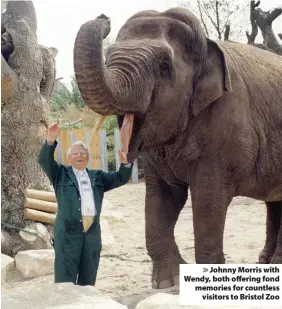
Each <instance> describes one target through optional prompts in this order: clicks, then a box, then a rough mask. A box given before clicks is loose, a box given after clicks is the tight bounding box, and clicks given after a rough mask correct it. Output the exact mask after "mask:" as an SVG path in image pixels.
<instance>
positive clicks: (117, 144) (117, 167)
mask: <svg viewBox="0 0 282 309" xmlns="http://www.w3.org/2000/svg"><path fill="white" fill-rule="evenodd" d="M114 132H115V159H116V171H118V170H119V167H120V161H119V156H118V149H120V132H119V129H115V131H114Z"/></svg>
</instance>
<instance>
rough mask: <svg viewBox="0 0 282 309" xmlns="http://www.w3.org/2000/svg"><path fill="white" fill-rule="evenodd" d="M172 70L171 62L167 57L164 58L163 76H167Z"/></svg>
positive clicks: (161, 67)
mask: <svg viewBox="0 0 282 309" xmlns="http://www.w3.org/2000/svg"><path fill="white" fill-rule="evenodd" d="M170 71H171V62H170V61H169V60H167V59H165V60H163V61H162V62H161V64H160V73H161V76H163V77H166V76H168V75H170Z"/></svg>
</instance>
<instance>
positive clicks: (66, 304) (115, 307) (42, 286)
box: [1, 283, 127, 309]
mask: <svg viewBox="0 0 282 309" xmlns="http://www.w3.org/2000/svg"><path fill="white" fill-rule="evenodd" d="M1 296H2V300H1V303H2V307H3V308H9V309H19V308H20V309H30V308H32V309H127V307H126V306H124V305H121V304H119V303H117V302H115V301H114V300H112V299H111V298H109V297H107V296H104V295H103V294H102V293H100V292H99V291H98V290H97V289H96V288H95V287H93V286H78V285H74V284H72V283H56V284H55V283H36V284H30V285H25V286H21V287H17V288H13V289H8V290H4V291H2V295H1Z"/></svg>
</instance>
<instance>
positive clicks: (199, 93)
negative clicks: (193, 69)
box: [192, 39, 232, 116]
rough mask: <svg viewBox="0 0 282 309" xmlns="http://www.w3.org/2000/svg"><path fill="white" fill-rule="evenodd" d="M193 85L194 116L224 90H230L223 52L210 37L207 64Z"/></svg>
mask: <svg viewBox="0 0 282 309" xmlns="http://www.w3.org/2000/svg"><path fill="white" fill-rule="evenodd" d="M195 86H196V89H195V93H194V99H193V102H192V112H193V115H194V116H196V115H198V114H199V113H200V112H201V111H202V110H203V109H205V108H206V107H207V106H208V105H209V104H211V103H212V102H214V101H215V100H216V99H218V98H219V97H221V96H222V94H223V92H224V91H231V90H232V85H231V80H230V74H229V70H228V65H227V62H226V59H225V56H224V52H223V50H222V49H221V47H220V46H219V45H218V44H217V43H216V42H214V41H212V40H210V39H208V58H207V65H206V67H205V68H204V70H203V72H202V74H201V76H200V77H199V80H198V81H197V83H196V85H195Z"/></svg>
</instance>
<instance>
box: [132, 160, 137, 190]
mask: <svg viewBox="0 0 282 309" xmlns="http://www.w3.org/2000/svg"><path fill="white" fill-rule="evenodd" d="M131 181H132V183H133V184H137V183H138V163H137V159H136V160H134V163H133V168H132V174H131Z"/></svg>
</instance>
